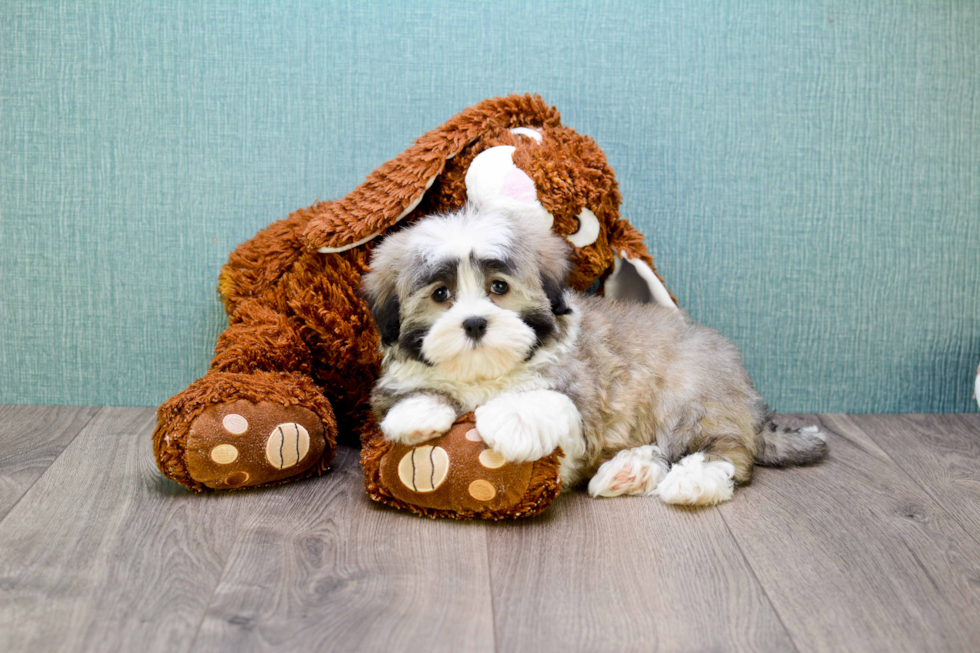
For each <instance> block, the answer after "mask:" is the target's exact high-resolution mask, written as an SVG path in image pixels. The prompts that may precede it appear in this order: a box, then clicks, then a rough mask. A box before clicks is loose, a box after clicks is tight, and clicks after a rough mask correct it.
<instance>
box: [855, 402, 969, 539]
mask: <svg viewBox="0 0 980 653" xmlns="http://www.w3.org/2000/svg"><path fill="white" fill-rule="evenodd" d="M851 420H852V421H853V422H854V423H855V424H856V425H857V426H858V427H860V428H861V430H862V431H864V432H865V433H867V434H868V436H870V437H871V438H872V439H873V440H874V441H875V442H876V443H877V444H878V445H879V446H880V447H881V448H882V449H884V450H885V451H886V452H887V453H888V455H889V456H890V457H891V459H892V460H894V461H895V463H896V464H898V466H899V467H901V468H902V469H903V470H905V472H906V473H907V474H908V475H909V476H910V477H911V478H912V479H913V480H915V482H916V483H918V484H919V485H921V486H922V487H923V488H924V489H925V490H926V492H928V493H929V495H930V496H931V497H932V498H933V499H934V500H935V501H936V503H938V504H939V505H941V506H942V507H943V509H944V510H945V511H946V512H947V513H949V514H950V515H951V516H952V517H953V518H954V519H956V521H957V522H959V524H960V525H961V526H962V527H963V528H964V529H966V531H967V532H968V533H970V534H971V535H972V536H973V538H974V539H975V540H977V542H980V414H975V413H973V414H961V415H853V416H852V417H851Z"/></svg>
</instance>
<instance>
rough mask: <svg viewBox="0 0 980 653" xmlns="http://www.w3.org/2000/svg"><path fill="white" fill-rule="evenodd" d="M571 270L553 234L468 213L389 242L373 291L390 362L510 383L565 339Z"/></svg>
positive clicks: (368, 280)
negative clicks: (507, 377) (507, 378)
mask: <svg viewBox="0 0 980 653" xmlns="http://www.w3.org/2000/svg"><path fill="white" fill-rule="evenodd" d="M566 265H567V264H566V251H565V246H564V245H563V244H562V243H561V241H560V240H559V239H558V238H556V237H554V236H552V235H551V234H550V233H547V232H544V233H539V232H537V231H534V230H530V229H528V228H527V227H523V226H521V225H520V224H519V223H517V222H515V221H513V220H512V219H510V218H506V217H504V216H500V215H497V214H492V213H489V214H488V213H482V212H480V211H478V210H476V209H474V208H472V207H469V208H466V209H464V210H463V211H460V212H459V213H455V214H450V215H446V216H432V217H429V218H426V219H424V220H421V221H420V222H418V223H416V224H415V225H414V226H412V227H411V228H408V229H405V230H404V231H401V232H398V233H397V234H393V235H392V236H389V237H388V238H386V239H385V241H384V242H383V243H382V244H381V245H380V246H379V247H378V248H376V249H375V251H374V255H373V258H372V261H371V267H372V272H371V273H370V274H368V275H367V276H366V277H365V286H366V289H367V291H368V298H369V303H370V304H371V310H372V313H373V315H374V318H375V322H376V324H377V325H378V329H379V331H380V332H381V339H382V344H383V346H384V347H385V348H386V353H387V354H388V355H390V356H393V357H394V358H395V359H401V360H405V359H414V360H417V361H419V362H421V363H423V364H425V365H428V366H432V367H435V368H438V369H439V370H440V371H441V372H443V373H444V374H445V375H446V376H447V377H448V378H450V379H452V380H455V381H460V382H473V381H480V380H486V379H493V378H497V377H500V376H502V375H504V374H506V373H507V372H509V371H511V370H513V369H514V368H515V367H517V366H518V365H520V364H522V363H523V362H525V361H527V360H530V359H531V358H532V357H533V356H534V354H535V353H536V352H537V350H538V349H540V348H541V347H544V346H547V345H548V344H550V343H552V342H554V340H555V339H556V338H557V337H558V336H559V334H560V324H559V320H561V316H563V315H566V314H567V313H568V312H569V308H568V306H567V305H566V303H565V296H564V293H565V287H564V285H563V279H564V275H565V272H566Z"/></svg>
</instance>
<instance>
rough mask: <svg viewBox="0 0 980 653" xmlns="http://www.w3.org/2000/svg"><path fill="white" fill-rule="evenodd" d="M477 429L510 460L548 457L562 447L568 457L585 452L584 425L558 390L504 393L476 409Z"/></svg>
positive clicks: (494, 448)
mask: <svg viewBox="0 0 980 653" xmlns="http://www.w3.org/2000/svg"><path fill="white" fill-rule="evenodd" d="M476 430H477V433H479V434H480V437H481V438H483V441H484V442H485V443H486V444H487V446H488V447H490V448H491V449H493V450H494V451H496V452H497V453H499V454H500V455H502V456H503V457H504V459H506V460H507V461H509V462H527V461H531V460H538V459H540V458H543V457H544V456H547V455H548V454H550V453H551V452H552V451H554V450H555V448H556V447H558V446H561V447H562V450H563V452H564V453H565V455H566V456H572V457H576V456H579V455H581V453H580V452H579V451H578V450H579V449H582V452H584V449H585V443H584V441H582V442H581V444H580V443H579V441H581V439H582V438H581V434H582V426H581V417H580V416H579V413H578V409H576V408H575V404H573V403H572V400H571V399H569V398H568V397H566V396H565V395H563V394H561V393H559V392H552V391H550V390H535V391H530V392H505V393H504V394H502V395H499V396H498V397H496V398H495V399H493V400H492V401H489V402H487V403H486V404H484V405H483V406H480V407H479V408H477V409H476Z"/></svg>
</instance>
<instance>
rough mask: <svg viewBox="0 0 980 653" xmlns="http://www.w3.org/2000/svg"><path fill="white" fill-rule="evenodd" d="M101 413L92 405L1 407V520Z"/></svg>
mask: <svg viewBox="0 0 980 653" xmlns="http://www.w3.org/2000/svg"><path fill="white" fill-rule="evenodd" d="M97 412H99V409H98V408H93V407H90V406H0V520H2V519H3V517H4V516H5V515H6V514H7V513H8V512H9V511H10V509H11V508H12V507H13V506H14V505H15V504H16V503H17V502H18V501H20V498H21V497H22V496H24V493H25V492H27V490H28V488H30V487H31V486H32V485H33V484H34V482H35V481H37V479H38V478H40V476H41V474H43V473H44V470H46V469H47V468H48V467H49V466H50V465H51V463H52V462H54V459H55V458H57V457H58V456H59V455H61V452H62V451H64V450H65V447H67V446H68V444H69V443H70V442H71V441H72V439H73V438H74V437H75V436H76V435H78V432H79V431H81V430H82V427H84V426H85V425H86V424H88V422H89V420H91V419H92V418H93V417H94V416H95V414H96V413H97Z"/></svg>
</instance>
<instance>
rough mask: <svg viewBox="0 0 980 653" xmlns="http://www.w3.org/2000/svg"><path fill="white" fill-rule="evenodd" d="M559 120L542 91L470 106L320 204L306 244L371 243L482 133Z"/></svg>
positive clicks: (334, 248)
mask: <svg viewBox="0 0 980 653" xmlns="http://www.w3.org/2000/svg"><path fill="white" fill-rule="evenodd" d="M559 120H560V119H559V115H558V111H557V109H555V108H553V107H549V106H548V105H547V104H545V102H544V100H542V99H541V98H540V97H539V96H537V95H509V96H507V97H501V98H492V99H489V100H484V101H483V102H480V103H479V104H477V105H474V106H472V107H469V108H468V109H465V110H463V111H462V112H461V113H459V114H457V115H455V116H453V117H452V118H450V119H449V120H448V121H447V122H446V123H445V124H444V125H442V126H441V127H438V128H436V129H433V130H432V131H430V132H428V133H427V134H425V135H423V136H422V137H421V138H419V139H418V140H417V141H415V144H413V145H412V146H411V147H409V148H408V149H407V150H405V151H404V152H403V153H402V154H400V155H399V156H398V157H396V158H394V159H392V160H391V161H388V162H387V163H385V164H384V165H382V166H381V167H380V168H378V169H377V170H375V171H374V172H372V173H371V174H370V175H368V177H367V179H366V180H365V181H364V183H363V184H361V185H360V186H358V187H357V188H355V189H354V190H353V191H351V192H350V193H349V194H348V195H347V196H345V197H343V198H341V199H339V200H337V201H335V202H324V203H322V204H319V205H317V206H316V207H315V209H314V210H315V211H316V213H317V215H316V216H315V217H314V218H313V219H312V220H310V223H309V224H308V225H307V227H306V232H305V234H304V236H305V238H306V245H307V247H309V248H311V249H317V250H319V251H321V252H342V251H344V250H347V249H351V248H352V247H356V246H358V245H361V244H363V243H366V242H368V241H369V240H371V239H372V238H375V237H376V236H378V235H379V234H381V233H383V232H384V231H385V230H387V229H389V228H391V227H392V226H393V225H395V224H396V223H397V222H398V221H399V220H401V219H402V218H404V217H405V216H407V215H408V214H409V213H411V212H412V210H413V209H414V208H415V207H416V206H418V204H419V202H421V201H422V197H423V196H424V195H425V192H426V191H427V190H428V189H429V187H430V186H431V185H432V183H433V182H434V181H435V179H436V177H437V176H439V173H441V172H442V169H443V167H444V166H445V164H446V161H447V160H449V159H451V158H453V157H454V156H456V155H457V154H459V152H460V151H461V150H462V149H463V148H464V147H466V146H467V145H469V144H470V143H472V142H473V141H475V140H477V139H478V138H479V137H480V136H481V135H483V134H487V133H491V132H495V131H499V130H501V129H512V128H519V127H522V126H527V125H557V124H559Z"/></svg>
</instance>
